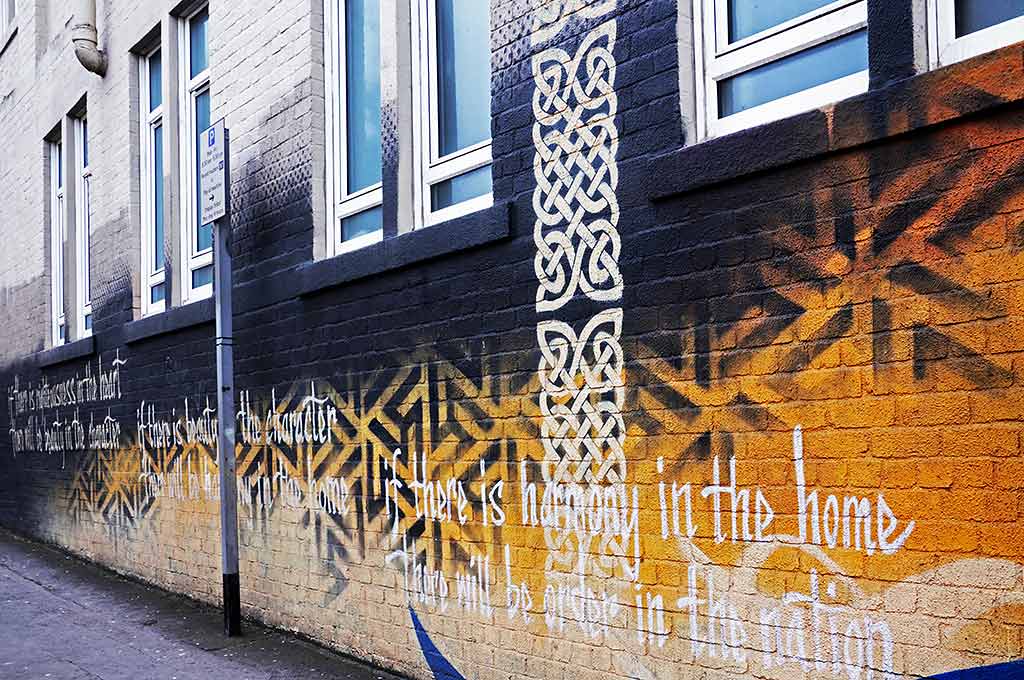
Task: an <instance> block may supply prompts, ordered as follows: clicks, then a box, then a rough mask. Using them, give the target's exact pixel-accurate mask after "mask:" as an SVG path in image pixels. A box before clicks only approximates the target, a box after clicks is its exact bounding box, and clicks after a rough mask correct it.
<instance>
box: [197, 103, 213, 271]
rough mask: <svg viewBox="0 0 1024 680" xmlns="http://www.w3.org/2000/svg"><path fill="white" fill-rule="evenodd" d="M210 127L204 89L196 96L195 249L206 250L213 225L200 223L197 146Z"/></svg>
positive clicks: (211, 245) (200, 154) (199, 156)
mask: <svg viewBox="0 0 1024 680" xmlns="http://www.w3.org/2000/svg"><path fill="white" fill-rule="evenodd" d="M208 127H210V91H209V90H206V91H204V92H202V93H201V94H199V95H198V96H196V223H197V224H198V228H197V229H196V251H197V252H198V251H201V250H206V249H207V248H212V247H213V225H212V224H200V223H199V222H200V220H202V219H203V218H202V200H203V199H202V194H203V186H202V179H201V178H200V173H199V158H201V157H202V153H201V150H200V148H199V145H200V142H201V141H202V140H201V137H202V132H203V131H204V130H206V128H208Z"/></svg>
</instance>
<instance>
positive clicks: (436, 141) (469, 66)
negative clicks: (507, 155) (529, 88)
mask: <svg viewBox="0 0 1024 680" xmlns="http://www.w3.org/2000/svg"><path fill="white" fill-rule="evenodd" d="M416 7H417V12H416V13H415V19H416V25H415V26H414V30H413V36H414V40H415V39H416V38H417V37H419V39H418V40H417V41H416V45H415V46H414V55H415V58H416V64H415V73H414V74H413V76H414V78H413V80H414V85H415V87H414V91H415V96H416V99H417V103H418V106H419V112H418V115H417V116H416V119H417V120H419V121H422V127H421V128H420V129H419V130H418V131H417V132H418V139H417V149H418V151H417V153H418V155H419V157H420V162H419V163H418V168H419V178H418V181H417V185H418V186H419V187H420V195H419V197H418V204H419V206H420V215H419V220H420V223H422V224H424V225H430V224H435V223H437V222H441V221H444V220H447V219H451V218H452V217H456V216H458V215H462V214H465V213H468V212H472V211H474V210H479V209H481V208H486V207H487V206H489V205H491V202H492V194H491V106H490V103H491V48H490V3H489V2H482V1H481V0H417V4H416Z"/></svg>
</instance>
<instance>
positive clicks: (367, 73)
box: [345, 0, 381, 193]
mask: <svg viewBox="0 0 1024 680" xmlns="http://www.w3.org/2000/svg"><path fill="white" fill-rule="evenodd" d="M345 38H346V40H345V76H346V80H347V85H348V92H347V118H348V121H347V123H348V127H347V134H348V144H347V150H348V155H347V162H348V187H347V189H348V192H349V193H355V192H357V191H359V190H360V189H365V188H366V187H368V186H372V185H374V184H377V183H378V182H380V181H381V179H380V178H381V149H380V0H346V2H345Z"/></svg>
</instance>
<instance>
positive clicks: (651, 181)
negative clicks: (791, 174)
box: [634, 43, 1024, 202]
mask: <svg viewBox="0 0 1024 680" xmlns="http://www.w3.org/2000/svg"><path fill="white" fill-rule="evenodd" d="M1020 101H1024V45H1022V44H1020V43H1018V44H1016V45H1011V46H1009V47H1004V48H1001V49H998V50H995V51H993V52H989V53H987V54H984V55H981V56H979V57H975V58H973V59H968V60H966V61H963V62H960V63H958V64H953V65H951V66H947V67H945V68H941V69H938V70H935V71H929V72H926V73H922V74H919V75H915V76H912V77H910V78H907V79H905V80H902V81H899V82H896V83H893V84H892V85H889V86H887V87H884V88H881V89H878V90H873V91H870V92H867V93H865V94H861V95H857V96H855V97H851V98H850V99H846V100H843V101H840V102H838V103H836V104H832V105H830V106H828V107H825V108H823V109H817V110H812V111H807V112H805V113H801V114H797V115H795V116H792V117H790V118H784V119H782V120H777V121H773V122H771V123H766V124H764V125H761V126H758V127H753V128H749V129H746V130H741V131H739V132H735V133H732V134H730V135H726V136H723V137H717V138H714V139H709V140H707V141H704V142H701V143H699V144H695V145H692V146H687V147H683V148H680V149H676V150H674V151H670V152H668V153H665V154H662V155H660V156H657V157H655V158H653V159H645V161H644V162H643V163H642V164H639V165H637V166H635V168H634V172H636V173H638V174H642V175H643V177H644V181H645V182H646V183H647V185H648V191H647V195H648V198H649V199H650V200H651V201H654V202H658V201H662V200H665V199H667V198H670V197H672V196H677V195H680V194H686V193H689V192H692V191H696V190H698V189H704V188H707V187H710V186H714V185H716V184H720V183H722V182H727V181H730V180H734V179H738V178H741V177H746V176H749V175H753V174H756V173H760V172H766V171H769V170H774V169H776V168H780V167H783V166H786V165H792V164H795V163H799V162H803V161H808V160H812V159H814V158H818V157H820V156H825V155H828V154H832V153H835V152H838V151H845V150H850V149H854V148H857V147H860V146H864V145H867V144H870V143H873V142H877V141H880V140H883V139H886V138H889V137H895V136H899V135H904V134H907V133H909V132H913V131H915V130H920V129H923V128H926V127H931V126H934V125H939V124H942V123H946V122H949V121H952V120H955V119H957V118H961V117H963V116H967V115H972V114H977V113H981V112H984V111H988V110H991V109H994V108H996V107H999V106H1004V105H1006V104H1010V103H1015V102H1020ZM643 183H644V182H641V184H643Z"/></svg>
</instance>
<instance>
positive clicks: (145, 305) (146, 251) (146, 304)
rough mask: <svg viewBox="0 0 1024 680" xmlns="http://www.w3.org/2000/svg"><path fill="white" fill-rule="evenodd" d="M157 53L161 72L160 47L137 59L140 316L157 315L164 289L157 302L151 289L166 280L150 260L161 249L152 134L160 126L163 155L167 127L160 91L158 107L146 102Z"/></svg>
mask: <svg viewBox="0 0 1024 680" xmlns="http://www.w3.org/2000/svg"><path fill="white" fill-rule="evenodd" d="M158 52H159V53H160V55H161V71H163V70H164V69H163V62H164V59H163V52H162V51H161V48H160V47H156V48H155V49H153V50H151V51H150V52H149V53H147V54H146V55H145V56H143V57H142V58H141V59H140V60H139V84H140V85H141V87H139V93H140V94H139V113H140V114H141V115H140V116H139V120H140V130H139V136H140V138H141V139H140V142H141V143H140V144H139V146H140V148H141V150H142V158H141V163H140V170H141V173H140V184H141V185H142V186H140V187H139V189H140V195H141V197H142V202H141V205H142V220H141V224H142V234H141V237H142V248H141V251H142V261H141V262H140V268H139V279H140V280H141V281H142V315H143V316H148V315H150V314H159V313H160V312H163V311H164V310H165V309H166V308H167V288H166V285H165V286H164V299H163V300H160V301H159V302H153V301H152V300H153V288H155V287H156V286H159V285H163V284H165V283H166V275H165V271H164V270H165V268H164V267H161V268H160V269H159V270H157V271H155V272H154V271H153V262H154V260H155V259H156V254H157V252H159V250H158V249H160V250H162V249H163V245H164V244H162V243H156V242H155V239H154V232H155V231H156V222H155V217H154V214H153V211H154V209H155V207H156V196H155V195H154V191H153V184H154V183H155V182H157V181H161V182H162V181H163V174H164V169H163V168H162V167H160V168H158V167H156V166H155V163H156V152H155V149H154V145H153V133H154V131H155V130H156V128H158V127H161V126H162V127H163V142H162V143H163V145H164V155H165V157H166V153H167V139H168V137H167V127H166V126H165V125H164V101H163V93H161V99H160V106H158V107H156V108H155V109H153V110H152V111H150V110H149V101H150V95H151V92H150V91H149V85H150V82H151V81H150V68H151V66H152V63H151V62H150V59H152V58H153V57H154V56H156V54H157V53H158ZM163 80H164V73H161V83H162V82H163ZM166 199H167V195H166V193H165V194H164V206H165V207H166ZM164 218H165V219H164V229H165V232H164V238H167V233H166V228H167V219H166V215H164Z"/></svg>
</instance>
